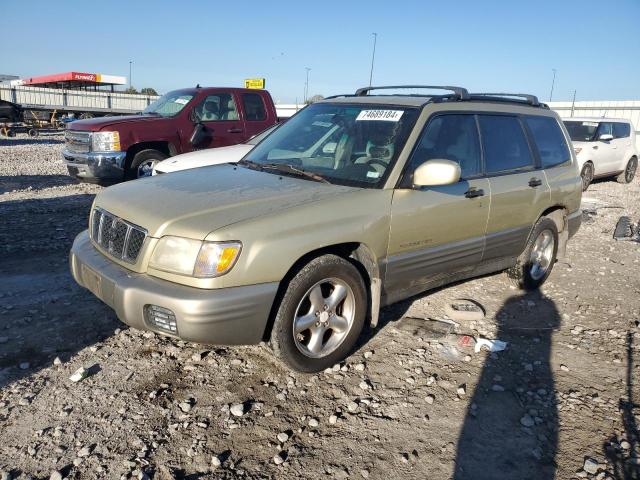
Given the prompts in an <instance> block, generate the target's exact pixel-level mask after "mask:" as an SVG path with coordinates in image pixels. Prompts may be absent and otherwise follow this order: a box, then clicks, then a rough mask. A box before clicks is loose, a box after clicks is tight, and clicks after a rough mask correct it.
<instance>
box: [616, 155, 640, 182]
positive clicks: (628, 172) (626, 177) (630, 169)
mask: <svg viewBox="0 0 640 480" xmlns="http://www.w3.org/2000/svg"><path fill="white" fill-rule="evenodd" d="M637 169H638V159H637V158H636V157H631V158H630V159H629V161H628V162H627V166H626V167H625V169H624V171H623V172H622V173H621V174H620V175H618V176H617V177H616V180H617V181H618V183H631V181H632V180H633V177H635V176H636V170H637Z"/></svg>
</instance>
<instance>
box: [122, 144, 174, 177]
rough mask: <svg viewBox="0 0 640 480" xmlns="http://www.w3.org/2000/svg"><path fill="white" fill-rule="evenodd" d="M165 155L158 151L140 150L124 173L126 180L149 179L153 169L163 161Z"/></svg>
mask: <svg viewBox="0 0 640 480" xmlns="http://www.w3.org/2000/svg"><path fill="white" fill-rule="evenodd" d="M166 158H167V155H166V154H164V153H162V152H161V151H159V150H153V149H147V150H141V151H139V152H138V153H136V155H135V156H134V157H133V160H132V162H131V165H130V166H129V168H128V169H127V171H126V173H125V179H126V180H134V179H136V178H145V177H150V176H151V172H152V171H153V167H154V166H155V165H156V164H158V163H160V162H161V161H162V160H165V159H166Z"/></svg>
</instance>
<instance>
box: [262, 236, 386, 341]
mask: <svg viewBox="0 0 640 480" xmlns="http://www.w3.org/2000/svg"><path fill="white" fill-rule="evenodd" d="M322 255H337V256H339V257H341V258H344V259H345V260H347V261H349V262H350V263H351V264H352V265H354V266H355V267H356V268H357V269H358V271H359V272H360V275H361V276H362V280H363V281H364V283H365V287H366V289H367V294H368V299H367V303H368V312H367V317H366V318H367V321H368V323H369V324H370V325H371V326H376V325H377V323H378V314H379V310H380V296H381V293H382V280H381V274H380V267H379V265H378V262H377V261H376V259H375V256H374V255H373V252H372V251H371V249H370V248H369V247H368V246H367V245H365V244H363V243H360V242H344V243H337V244H334V245H328V246H325V247H321V248H317V249H315V250H311V251H310V252H307V253H305V254H304V255H302V256H301V257H300V258H298V259H297V260H296V261H295V262H293V264H292V265H291V267H290V268H289V270H287V273H286V274H285V276H284V277H283V279H282V280H281V281H280V285H279V286H278V292H277V293H276V296H275V298H274V300H273V304H272V305H271V311H270V312H269V319H268V320H267V325H266V326H265V329H264V332H263V334H262V338H263V340H264V341H268V340H269V338H270V336H271V330H272V328H273V323H274V321H275V316H276V314H277V312H278V308H279V306H280V301H281V300H282V297H283V296H284V293H285V292H286V290H287V288H288V286H289V282H290V281H291V279H292V278H293V277H294V276H295V275H296V274H297V273H298V272H299V271H300V270H301V269H302V268H303V267H304V266H305V265H306V264H307V263H309V262H310V261H311V260H313V259H314V258H318V257H320V256H322Z"/></svg>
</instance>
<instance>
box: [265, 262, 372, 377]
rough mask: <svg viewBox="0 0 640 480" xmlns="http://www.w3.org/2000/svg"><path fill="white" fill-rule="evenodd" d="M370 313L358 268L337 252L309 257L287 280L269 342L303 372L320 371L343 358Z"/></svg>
mask: <svg viewBox="0 0 640 480" xmlns="http://www.w3.org/2000/svg"><path fill="white" fill-rule="evenodd" d="M366 313H367V292H366V289H365V284H364V281H363V279H362V276H361V275H360V272H359V271H358V269H357V268H356V267H355V266H354V265H352V264H351V263H349V262H348V261H347V260H345V259H343V258H341V257H338V256H337V255H323V256H321V257H318V258H315V259H313V260H311V261H310V262H309V263H308V264H307V265H305V266H304V267H303V268H302V269H301V270H300V271H299V272H298V273H297V274H296V275H295V276H294V277H293V278H292V279H291V281H290V282H289V284H288V285H287V289H286V291H285V292H284V295H283V297H282V300H281V301H280V305H279V306H278V311H277V313H276V317H275V320H274V324H273V330H272V331H271V347H272V348H273V351H274V353H275V354H276V356H277V357H278V358H280V360H282V361H283V362H284V363H286V364H287V365H288V366H289V367H290V368H292V369H294V370H297V371H299V372H307V373H312V372H319V371H321V370H324V369H325V368H328V367H331V366H333V365H335V364H336V363H338V362H340V361H341V360H343V359H344V358H345V357H346V356H347V355H349V353H350V352H351V350H352V349H353V346H354V345H355V343H356V341H357V339H358V337H359V336H360V333H361V332H362V327H363V326H364V321H365V316H366Z"/></svg>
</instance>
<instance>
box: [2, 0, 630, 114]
mask: <svg viewBox="0 0 640 480" xmlns="http://www.w3.org/2000/svg"><path fill="white" fill-rule="evenodd" d="M0 32H2V38H3V40H4V42H3V44H4V48H2V50H0V73H4V74H15V75H20V76H21V77H30V76H37V75H45V74H51V73H61V72H66V71H81V72H90V73H103V74H112V75H123V76H127V77H128V76H129V61H132V62H133V64H132V72H133V75H132V80H133V85H134V87H136V88H138V89H140V88H144V87H153V88H155V89H156V90H157V91H158V92H161V93H164V92H167V91H169V90H172V89H176V88H181V87H186V86H193V85H195V84H197V83H200V84H201V85H203V86H243V84H244V79H245V78H262V77H264V78H266V86H267V89H268V90H269V91H270V92H271V94H272V95H273V97H274V99H275V100H276V102H277V103H293V102H295V101H298V102H302V101H303V97H304V91H305V81H306V68H310V69H311V70H310V71H309V96H312V95H316V94H319V95H323V96H329V95H335V94H340V93H352V92H354V91H355V90H356V89H357V88H358V87H362V86H366V85H368V84H369V75H370V69H371V57H372V50H373V41H374V36H373V35H372V33H374V32H375V33H377V45H376V52H375V63H374V70H373V84H374V85H402V84H405V85H406V84H427V85H459V86H463V87H466V88H468V89H469V90H470V91H476V92H479V91H484V92H518V93H522V92H524V93H533V94H535V95H538V96H539V97H540V99H541V100H544V101H547V100H549V96H550V93H551V85H552V79H553V69H555V70H556V79H555V85H554V92H553V100H567V101H570V100H571V99H572V97H573V93H574V90H575V91H576V100H632V99H635V100H638V99H640V60H639V59H640V0H609V1H606V2H603V1H601V0H553V1H550V0H536V1H524V0H456V1H450V2H443V1H442V0H439V1H437V2H436V1H432V0H422V1H402V0H396V1H393V2H392V1H389V0H386V1H380V2H376V1H368V2H364V1H357V0H352V1H348V0H341V1H334V0H325V1H323V2H307V1H294V0H286V1H284V0H283V1H277V0H271V1H260V2H258V1H255V2H254V1H252V0H245V1H242V2H240V1H231V2H220V1H218V2H213V1H195V0H181V1H179V2H170V1H165V0H153V1H147V0H137V1H136V0H110V1H102V2H87V1H86V0H83V1H79V0H64V1H59V2H51V1H44V0H34V1H31V2H24V1H11V2H3V3H2V9H1V12H0Z"/></svg>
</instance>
